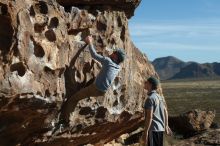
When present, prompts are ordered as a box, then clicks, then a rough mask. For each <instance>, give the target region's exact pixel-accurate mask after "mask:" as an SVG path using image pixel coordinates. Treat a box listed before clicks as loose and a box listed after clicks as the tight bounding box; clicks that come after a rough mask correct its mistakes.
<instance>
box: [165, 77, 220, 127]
mask: <svg viewBox="0 0 220 146" xmlns="http://www.w3.org/2000/svg"><path fill="white" fill-rule="evenodd" d="M162 88H163V93H164V96H165V98H166V101H167V104H168V110H169V114H170V115H178V114H181V113H184V112H187V111H189V110H191V109H202V110H212V111H213V110H215V111H216V118H215V122H218V123H220V80H179V81H166V82H162Z"/></svg>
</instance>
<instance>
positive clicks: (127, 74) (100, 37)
mask: <svg viewBox="0 0 220 146" xmlns="http://www.w3.org/2000/svg"><path fill="white" fill-rule="evenodd" d="M80 2H81V1H79V2H77V4H75V6H73V7H70V5H74V3H69V4H68V5H65V7H66V10H67V11H65V9H64V7H62V6H61V5H59V4H58V3H56V2H55V1H53V0H48V1H46V0H45V1H35V0H14V1H7V0H1V1H0V19H1V21H0V40H1V41H0V105H1V106H0V108H1V110H0V145H19V144H20V145H47V146H48V145H59V146H60V145H83V144H88V143H91V144H100V145H103V144H104V143H106V142H108V141H111V140H112V139H114V138H117V137H118V136H120V135H121V134H123V133H127V132H130V131H132V130H134V129H136V128H137V127H138V126H139V124H140V123H141V121H142V119H141V117H142V103H143V100H144V99H143V85H142V83H143V79H144V78H145V77H146V76H150V75H156V73H155V71H154V68H153V67H152V65H151V64H150V63H149V62H148V59H147V58H146V57H145V56H144V55H143V54H142V53H141V52H140V51H139V50H138V49H137V48H136V47H135V46H134V45H133V43H132V41H131V40H130V36H129V31H128V17H130V16H131V15H130V14H128V13H127V11H126V10H125V9H123V8H121V9H120V7H118V8H117V9H115V8H114V6H115V5H116V4H117V1H113V3H114V5H108V4H107V3H105V2H106V1H105V2H104V1H100V3H95V1H92V0H91V1H86V3H85V2H84V1H82V3H80ZM102 2H103V5H102ZM109 2H110V1H109ZM122 2H125V3H122ZM133 2H134V3H133ZM138 3H139V1H130V4H133V7H132V8H133V9H131V12H132V13H133V11H134V9H135V7H136V6H137V5H138ZM118 4H120V5H122V4H125V5H126V4H127V3H126V1H119V2H118ZM96 6H97V7H96ZM106 6H108V7H106ZM89 33H90V34H91V35H93V38H94V44H95V46H96V50H97V52H99V53H100V54H103V55H108V54H109V53H111V52H112V51H113V48H118V47H119V48H124V49H125V52H126V54H127V59H126V60H125V62H124V63H123V64H122V70H121V72H120V73H119V75H118V77H117V78H116V79H115V81H114V83H113V86H112V87H111V89H109V91H108V92H107V94H106V95H105V97H99V98H94V97H88V98H87V99H84V100H82V101H80V102H79V103H78V105H77V108H76V109H75V111H74V112H73V114H72V115H71V119H70V120H71V129H69V131H70V133H63V134H61V135H59V136H54V137H50V136H49V135H50V132H51V129H50V128H48V127H49V126H50V124H51V122H53V119H54V118H55V117H57V112H58V110H59V109H60V106H61V104H62V102H63V101H64V100H65V98H68V97H70V96H71V95H73V94H74V93H76V92H77V91H79V90H80V89H82V88H84V87H86V86H88V85H89V84H91V83H92V82H93V81H94V79H95V77H96V76H97V74H98V73H99V70H100V67H101V66H100V64H99V63H98V62H96V61H94V60H92V58H91V56H90V53H89V52H88V49H83V48H84V45H85V44H84V42H83V40H84V38H85V37H86V36H87V35H88V34H89Z"/></svg>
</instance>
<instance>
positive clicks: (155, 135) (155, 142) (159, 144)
mask: <svg viewBox="0 0 220 146" xmlns="http://www.w3.org/2000/svg"><path fill="white" fill-rule="evenodd" d="M163 133H164V132H163V131H150V132H149V134H148V146H163Z"/></svg>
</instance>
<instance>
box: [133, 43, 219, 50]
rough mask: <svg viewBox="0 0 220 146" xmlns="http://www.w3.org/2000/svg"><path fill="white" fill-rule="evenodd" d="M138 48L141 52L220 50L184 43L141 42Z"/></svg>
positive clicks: (213, 47)
mask: <svg viewBox="0 0 220 146" xmlns="http://www.w3.org/2000/svg"><path fill="white" fill-rule="evenodd" d="M137 46H138V48H140V49H141V50H144V49H157V50H158V49H160V50H162V49H164V50H166V51H168V50H176V51H178V50H198V51H199V50H201V51H204V50H209V51H215V50H217V51H218V50H220V47H219V46H215V45H213V46H208V45H193V44H184V43H175V42H139V43H138V44H137Z"/></svg>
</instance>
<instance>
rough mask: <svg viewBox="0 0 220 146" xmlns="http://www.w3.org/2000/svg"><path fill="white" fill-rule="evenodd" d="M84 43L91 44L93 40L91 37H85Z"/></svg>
mask: <svg viewBox="0 0 220 146" xmlns="http://www.w3.org/2000/svg"><path fill="white" fill-rule="evenodd" d="M85 42H86V43H87V44H89V45H91V44H93V38H92V36H90V35H89V36H87V37H86V39H85Z"/></svg>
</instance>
